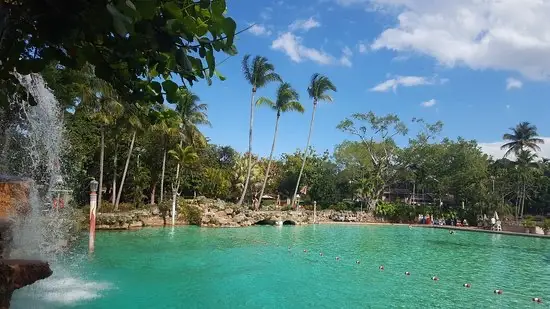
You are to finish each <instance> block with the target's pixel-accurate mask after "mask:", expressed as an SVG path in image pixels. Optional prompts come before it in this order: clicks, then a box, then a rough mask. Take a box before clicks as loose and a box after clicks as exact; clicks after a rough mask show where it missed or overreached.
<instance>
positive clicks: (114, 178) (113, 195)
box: [111, 138, 118, 205]
mask: <svg viewBox="0 0 550 309" xmlns="http://www.w3.org/2000/svg"><path fill="white" fill-rule="evenodd" d="M117 152H118V147H117V143H116V138H115V155H114V156H113V194H112V196H111V203H112V204H113V205H115V204H116V192H117V190H116V163H117Z"/></svg>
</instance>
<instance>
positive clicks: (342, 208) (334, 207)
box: [329, 202, 349, 210]
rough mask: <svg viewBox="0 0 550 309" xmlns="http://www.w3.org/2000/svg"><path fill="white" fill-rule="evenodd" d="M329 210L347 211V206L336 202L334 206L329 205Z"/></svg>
mask: <svg viewBox="0 0 550 309" xmlns="http://www.w3.org/2000/svg"><path fill="white" fill-rule="evenodd" d="M329 208H330V209H333V210H348V208H349V205H348V203H345V202H338V203H336V204H335V205H331V206H330V207H329Z"/></svg>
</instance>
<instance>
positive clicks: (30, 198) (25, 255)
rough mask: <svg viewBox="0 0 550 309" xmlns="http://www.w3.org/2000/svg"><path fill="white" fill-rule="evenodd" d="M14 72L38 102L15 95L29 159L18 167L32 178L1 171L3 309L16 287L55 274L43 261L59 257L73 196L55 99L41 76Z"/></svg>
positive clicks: (0, 285) (0, 284)
mask: <svg viewBox="0 0 550 309" xmlns="http://www.w3.org/2000/svg"><path fill="white" fill-rule="evenodd" d="M15 75H16V77H17V78H18V79H19V81H20V83H21V85H22V86H23V87H25V89H26V90H27V95H28V96H32V97H33V98H34V100H35V101H36V102H37V103H38V104H37V105H36V106H30V104H28V102H29V97H27V98H26V99H24V98H18V97H14V98H13V100H15V101H16V104H18V106H20V107H21V113H22V118H23V119H25V121H26V123H25V126H23V127H18V128H17V130H19V133H20V136H22V138H23V139H25V143H22V144H23V145H25V148H26V149H25V152H26V154H27V155H28V157H29V158H30V162H29V163H30V164H20V165H19V170H18V171H17V172H19V174H24V175H28V176H30V177H31V178H24V177H13V176H0V309H2V308H9V305H10V299H11V296H12V294H13V291H14V290H16V289H19V288H22V287H24V286H27V285H30V284H32V283H34V282H36V281H38V280H41V279H44V278H47V277H49V276H51V275H52V270H51V269H50V266H49V263H48V262H45V261H55V256H56V254H58V253H59V249H60V248H62V247H63V246H66V244H67V236H66V235H62V234H63V233H64V231H66V229H63V228H61V225H64V224H67V220H64V218H63V215H64V208H65V206H66V205H67V203H68V202H69V197H70V195H71V191H70V190H67V189H66V188H65V186H64V182H63V178H62V177H61V168H60V163H59V162H60V152H61V149H62V146H63V138H62V137H63V134H62V128H63V125H62V122H61V119H62V117H61V116H62V114H61V111H60V110H59V106H58V103H57V100H56V99H55V97H54V96H53V94H52V93H51V91H49V89H47V88H46V85H45V83H44V81H43V79H42V77H41V76H40V75H38V74H30V75H25V76H23V75H20V74H17V73H15ZM2 163H4V166H9V162H2ZM14 169H15V170H17V169H18V167H17V166H16V167H13V166H12V169H11V170H14ZM52 248H53V249H52ZM8 258H10V259H8Z"/></svg>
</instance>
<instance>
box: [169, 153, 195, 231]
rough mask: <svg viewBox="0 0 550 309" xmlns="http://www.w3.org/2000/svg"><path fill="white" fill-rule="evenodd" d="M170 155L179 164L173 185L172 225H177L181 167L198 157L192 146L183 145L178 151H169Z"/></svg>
mask: <svg viewBox="0 0 550 309" xmlns="http://www.w3.org/2000/svg"><path fill="white" fill-rule="evenodd" d="M169 153H170V155H171V156H172V157H173V158H174V159H175V160H176V162H177V163H178V165H177V167H176V179H175V181H174V183H173V184H172V225H175V223H176V200H177V197H178V194H179V187H180V183H181V182H180V166H182V167H185V166H188V165H189V164H191V163H193V162H195V161H196V160H197V159H198V155H197V153H196V152H195V150H194V149H193V147H192V146H185V147H184V146H182V145H181V143H180V144H179V145H177V146H176V149H173V150H170V151H169Z"/></svg>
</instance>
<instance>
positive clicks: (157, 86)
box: [150, 81, 162, 95]
mask: <svg viewBox="0 0 550 309" xmlns="http://www.w3.org/2000/svg"><path fill="white" fill-rule="evenodd" d="M150 85H151V88H152V89H153V91H155V94H156V95H159V94H160V93H162V88H161V86H160V83H159V82H156V81H155V82H151V83H150Z"/></svg>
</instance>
